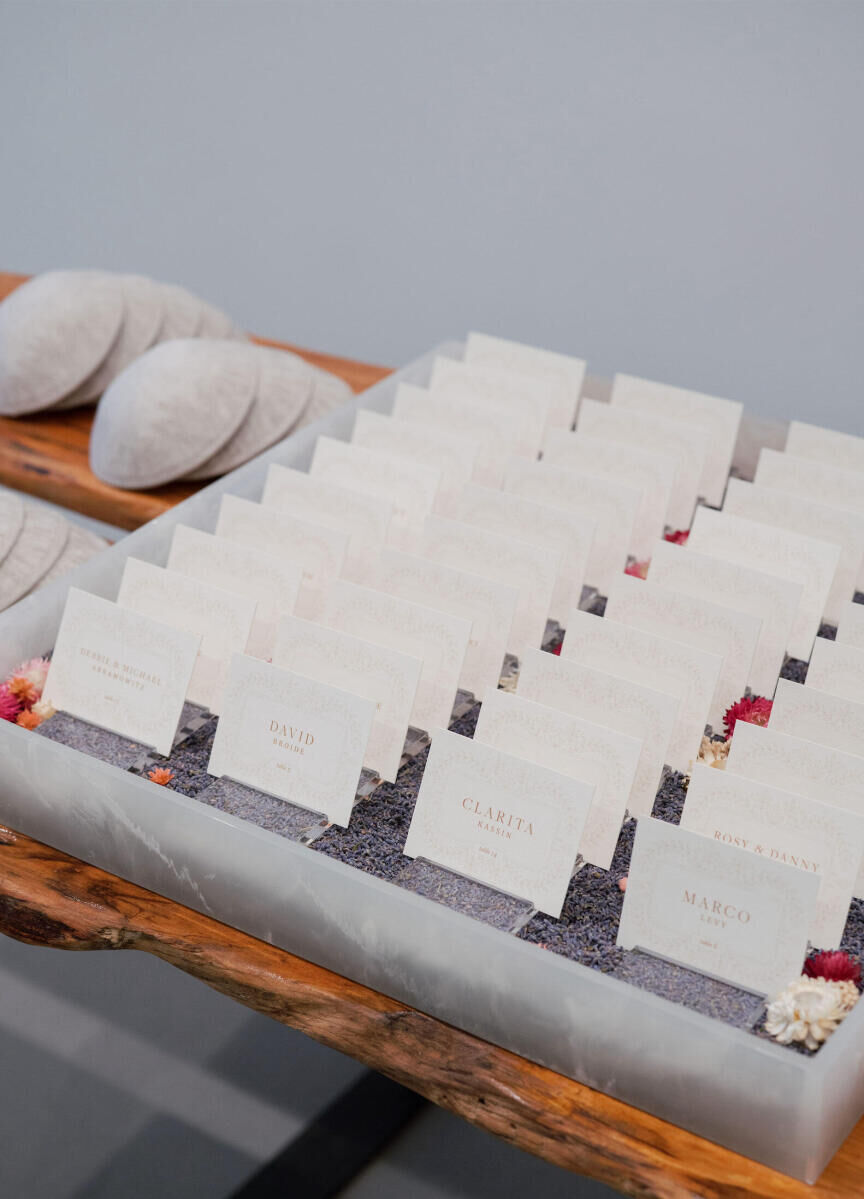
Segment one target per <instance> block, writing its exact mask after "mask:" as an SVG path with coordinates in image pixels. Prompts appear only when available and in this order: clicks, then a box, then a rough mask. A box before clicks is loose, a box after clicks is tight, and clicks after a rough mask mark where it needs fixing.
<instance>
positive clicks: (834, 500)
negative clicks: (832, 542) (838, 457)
mask: <svg viewBox="0 0 864 1199" xmlns="http://www.w3.org/2000/svg"><path fill="white" fill-rule="evenodd" d="M753 481H754V483H758V484H759V485H760V486H761V487H774V488H776V489H778V490H779V491H791V492H792V494H793V495H807V496H810V498H811V499H814V500H818V501H819V502H820V503H822V504H833V505H834V507H835V508H852V509H853V510H854V511H855V512H864V471H860V470H849V469H848V468H847V469H844V468H843V467H842V466H841V465H840V463H839V462H815V461H814V460H813V459H812V458H796V457H795V456H794V455H793V454H792V452H791V451H789V450H788V449H787V452H786V453H785V454H783V453H781V452H780V451H779V450H769V449H767V448H763V449H762V450H760V452H759V465H758V466H757V467H756V476H755V478H754V480H753Z"/></svg>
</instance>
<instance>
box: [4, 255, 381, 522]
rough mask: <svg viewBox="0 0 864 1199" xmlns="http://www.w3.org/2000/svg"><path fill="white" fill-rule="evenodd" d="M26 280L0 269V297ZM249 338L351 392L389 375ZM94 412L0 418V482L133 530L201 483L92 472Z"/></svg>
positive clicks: (367, 366) (368, 366) (347, 360)
mask: <svg viewBox="0 0 864 1199" xmlns="http://www.w3.org/2000/svg"><path fill="white" fill-rule="evenodd" d="M27 278H28V276H27V275H13V274H8V273H3V272H0V300H2V299H3V298H4V297H5V296H7V295H8V294H9V292H11V291H14V290H15V288H16V287H18V286H19V284H21V283H23V282H24V281H25V280H26V279H27ZM254 340H255V341H257V342H259V343H260V344H261V345H265V346H275V347H276V348H277V349H280V350H292V351H293V352H294V353H295V354H300V355H301V357H303V358H305V359H306V360H307V362H311V363H312V364H313V365H314V366H321V367H323V368H324V369H325V370H328V371H331V372H332V373H333V374H334V375H338V376H339V378H340V379H344V380H345V382H346V383H347V384H348V385H349V387H351V388H352V390H354V391H355V392H358V391H364V390H365V389H366V388H367V387H371V386H372V384H373V383H377V382H378V380H379V379H383V378H384V377H385V376H386V375H389V374H390V369H389V367H384V366H372V365H371V364H369V363H365V362H354V361H352V360H351V359H350V358H337V357H335V356H334V355H332V354H319V353H316V352H315V351H314V350H306V349H302V348H301V347H299V346H294V345H289V344H288V343H287V342H281V341H272V340H269V339H268V338H264V337H256V338H255V339H254ZM94 412H95V408H92V407H90V408H76V409H72V410H71V411H68V412H53V413H52V412H50V411H49V412H40V413H37V414H36V415H35V416H27V417H18V418H14V419H13V418H11V417H0V484H4V485H5V486H6V487H14V488H15V489H16V490H17V491H26V492H27V493H28V494H30V495H35V496H39V498H40V499H43V500H50V501H51V502H52V503H54V504H62V506H63V507H64V508H72V509H74V511H76V512H83V513H84V515H85V516H93V517H95V518H96V519H97V520H104V521H106V522H107V523H108V524H111V525H119V526H120V527H121V528H123V529H137V528H138V527H139V525H143V524H146V522H147V521H148V520H152V519H153V518H154V517H156V516H161V514H162V513H163V512H165V511H166V510H167V509H168V508H172V507H173V506H174V505H175V504H179V503H180V501H181V500H185V499H186V498H187V497H188V496H190V495H192V493H193V492H195V491H198V490H199V489H200V488H202V487H204V486H206V484H205V483H169V484H167V485H166V486H164V487H155V488H153V489H152V490H150V491H125V490H123V489H122V488H119V487H111V486H109V484H107V483H103V482H102V481H101V480H100V479H97V478H96V476H95V475H94V474H93V472H92V471H91V469H90V462H89V454H88V449H89V444H90V426H91V425H92V424H93V414H94Z"/></svg>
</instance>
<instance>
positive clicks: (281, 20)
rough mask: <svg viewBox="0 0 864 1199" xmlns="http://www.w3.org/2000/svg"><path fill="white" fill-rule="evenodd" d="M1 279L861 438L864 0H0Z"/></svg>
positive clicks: (398, 357) (368, 354)
mask: <svg viewBox="0 0 864 1199" xmlns="http://www.w3.org/2000/svg"><path fill="white" fill-rule="evenodd" d="M0 22H2V29H0V105H2V121H0V162H2V186H0V265H2V267H4V268H6V269H18V270H23V271H38V270H42V269H45V268H48V267H56V266H66V265H81V266H85V265H87V266H89V265H92V266H103V267H110V268H119V269H124V270H136V271H144V272H149V273H152V274H154V275H158V276H161V277H163V278H165V279H171V280H176V281H178V282H182V283H185V284H187V285H188V286H190V287H192V288H194V289H197V290H198V291H199V292H201V293H202V294H203V295H205V296H206V297H208V298H210V299H211V300H213V301H215V302H218V303H220V304H221V305H223V306H224V307H226V308H228V309H229V310H230V311H231V312H232V313H233V314H234V315H235V316H236V317H237V318H238V319H239V320H240V321H242V322H244V323H245V325H246V326H247V327H249V328H251V329H253V330H255V331H256V332H260V333H266V334H271V335H274V336H278V337H282V338H285V339H287V340H291V341H295V342H299V343H302V344H306V345H308V346H313V347H319V348H323V349H329V350H333V351H336V352H340V353H344V354H348V355H354V356H357V357H361V358H366V359H369V360H374V361H379V362H384V363H392V364H394V365H395V364H398V363H401V362H404V361H405V360H407V359H409V358H410V357H412V356H414V355H415V354H417V353H418V352H420V351H421V350H423V349H425V348H427V347H428V346H429V345H431V344H432V343H434V342H436V341H438V340H440V339H443V338H445V337H448V336H453V335H461V334H462V333H464V332H465V331H466V330H467V329H469V328H479V329H483V330H486V331H490V332H497V333H501V334H504V335H507V336H511V337H516V338H520V339H523V340H527V341H533V342H537V343H539V344H541V345H546V346H549V347H552V348H555V349H560V350H565V351H570V352H573V353H577V354H580V355H582V356H585V357H587V358H588V360H589V362H590V365H591V369H592V370H594V371H595V372H598V373H611V372H612V371H614V370H615V369H620V370H626V371H630V372H632V373H636V374H643V375H646V376H648V377H653V378H660V379H665V380H668V381H670V382H676V383H680V384H683V385H687V386H692V387H696V388H699V389H702V390H706V391H709V392H713V393H715V394H718V395H728V396H732V397H735V398H739V399H742V400H743V401H744V402H745V403H746V404H747V405H748V406H749V407H750V408H751V409H752V410H754V411H755V412H758V413H760V414H763V415H767V416H777V417H782V416H798V417H803V418H805V419H807V418H809V419H813V420H818V421H820V422H822V423H826V424H831V425H834V426H836V427H839V428H844V429H848V430H851V431H854V432H857V433H864V420H862V414H861V407H862V406H861V367H862V362H861V330H862V318H864V302H862V287H861V277H862V276H861V267H862V248H864V244H862V243H864V234H862V229H864V221H862V190H864V156H862V121H861V118H862V99H864V72H862V51H864V36H862V35H864V6H862V5H861V4H860V3H858V0H849V2H848V3H835V2H831V0H822V2H817V0H814V2H811V3H795V2H791V3H773V2H771V3H769V2H764V0H748V2H746V3H745V2H740V3H739V2H735V0H730V2H710V0H707V2H702V3H700V2H697V0H683V2H678V0H655V2H653V3H644V2H639V3H628V2H618V3H616V2H612V0H600V2H594V0H590V2H586V3H579V2H578V0H573V2H568V3H557V2H552V0H546V2H544V0H535V2H533V3H532V2H530V0H521V2H518V3H506V2H502V3H492V2H487V3H482V2H476V0H463V2H461V3H456V2H452V0H414V2H410V0H405V2H401V3H399V2H386V0H353V2H347V0H346V2H341V3H340V2H334V0H316V2H314V3H306V2H292V0H283V2H276V0H274V2H271V3H261V2H255V0H246V2H241V0H232V2H210V0H198V2H195V0H172V2H170V3H162V2H159V0H120V2H116V0H115V2H113V3H102V2H100V0H88V2H84V0H59V2H58V0H23V2H11V3H10V2H9V0H0Z"/></svg>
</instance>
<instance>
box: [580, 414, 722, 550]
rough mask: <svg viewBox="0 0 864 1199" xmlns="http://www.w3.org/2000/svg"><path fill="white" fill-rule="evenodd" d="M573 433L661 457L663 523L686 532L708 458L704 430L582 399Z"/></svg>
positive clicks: (707, 441) (679, 421)
mask: <svg viewBox="0 0 864 1199" xmlns="http://www.w3.org/2000/svg"><path fill="white" fill-rule="evenodd" d="M576 431H577V432H578V433H585V434H587V435H588V436H589V437H601V438H603V439H604V440H607V441H616V442H620V443H621V444H622V445H632V446H636V447H637V448H641V449H645V450H651V451H652V452H653V453H657V454H663V455H664V456H665V458H666V460H667V461H668V463H669V476H670V479H671V480H672V493H671V496H670V500H669V508H668V511H667V513H666V519H667V521H668V523H669V524H670V525H671V526H672V528H673V529H689V528H690V522H691V520H692V519H693V509H694V508H695V507H696V501H697V499H698V498H699V496H700V494H701V490H702V488H701V483H702V472H703V468H704V464H705V461H706V459H707V457H708V449H709V440H710V438H709V436H708V434H707V433H706V432H705V430H704V429H700V428H697V426H695V425H691V424H688V423H687V422H686V421H681V420H666V419H665V418H664V417H662V416H655V415H653V414H652V413H649V412H635V411H632V410H628V409H625V408H620V407H616V406H614V405H612V404H602V403H601V402H600V401H599V400H589V399H584V400H583V401H582V403H581V404H580V405H579V421H578V424H577V426H576Z"/></svg>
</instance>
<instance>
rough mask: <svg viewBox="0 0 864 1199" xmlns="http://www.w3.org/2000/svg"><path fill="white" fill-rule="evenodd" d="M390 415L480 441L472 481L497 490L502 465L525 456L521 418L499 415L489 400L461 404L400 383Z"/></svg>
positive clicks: (469, 398)
mask: <svg viewBox="0 0 864 1199" xmlns="http://www.w3.org/2000/svg"><path fill="white" fill-rule="evenodd" d="M393 416H394V417H395V418H397V419H398V420H401V421H405V422H407V423H410V424H412V425H419V426H420V428H421V430H422V429H439V430H441V431H442V432H445V433H454V432H456V433H459V434H460V436H461V435H463V434H464V435H465V436H466V437H470V438H471V440H472V441H479V442H480V450H479V452H478V454H477V463H476V465H475V468H474V482H475V483H483V484H485V485H486V486H487V487H500V486H501V479H502V478H503V476H504V466H505V463H507V462H509V460H510V459H511V458H512V457H513V456H514V455H518V454H525V453H527V452H528V451H526V449H525V436H524V430H523V427H522V423H521V419H519V420H515V419H514V418H513V416H512V415H511V414H510V413H509V412H499V411H498V410H497V409H496V407H495V404H494V402H493V401H490V400H484V399H478V398H477V397H465V398H464V399H462V400H461V401H460V400H459V398H458V397H457V398H455V399H454V398H453V397H452V396H449V395H443V394H441V393H436V394H435V395H433V394H432V392H431V391H427V390H426V389H425V388H424V387H415V385H414V384H413V383H400V384H399V386H398V387H397V389H396V399H395V400H394V402H393Z"/></svg>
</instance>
